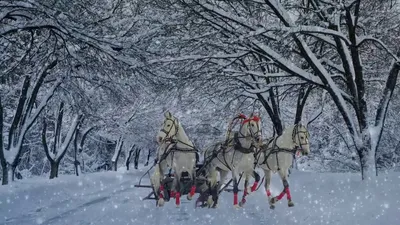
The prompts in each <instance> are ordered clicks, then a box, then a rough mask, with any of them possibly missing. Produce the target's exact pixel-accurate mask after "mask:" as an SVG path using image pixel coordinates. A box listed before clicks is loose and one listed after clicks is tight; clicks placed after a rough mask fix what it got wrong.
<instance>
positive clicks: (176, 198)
mask: <svg viewBox="0 0 400 225" xmlns="http://www.w3.org/2000/svg"><path fill="white" fill-rule="evenodd" d="M175 204H176V205H180V204H181V193H179V192H176V193H175Z"/></svg>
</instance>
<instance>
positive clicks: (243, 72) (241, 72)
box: [223, 69, 292, 78]
mask: <svg viewBox="0 0 400 225" xmlns="http://www.w3.org/2000/svg"><path fill="white" fill-rule="evenodd" d="M223 72H227V73H233V74H234V75H230V77H242V76H248V75H252V76H256V77H275V78H276V77H290V76H292V75H290V74H288V73H263V72H258V71H250V70H234V69H224V70H223Z"/></svg>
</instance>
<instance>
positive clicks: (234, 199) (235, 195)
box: [233, 193, 238, 205]
mask: <svg viewBox="0 0 400 225" xmlns="http://www.w3.org/2000/svg"><path fill="white" fill-rule="evenodd" d="M237 204H238V194H237V193H233V205H237Z"/></svg>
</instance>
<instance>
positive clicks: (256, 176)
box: [251, 170, 260, 192]
mask: <svg viewBox="0 0 400 225" xmlns="http://www.w3.org/2000/svg"><path fill="white" fill-rule="evenodd" d="M253 176H254V179H255V181H254V183H253V186H251V192H255V191H256V189H257V186H258V182H260V175H259V174H258V173H257V172H256V171H255V170H253Z"/></svg>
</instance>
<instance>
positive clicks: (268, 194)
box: [267, 189, 271, 197]
mask: <svg viewBox="0 0 400 225" xmlns="http://www.w3.org/2000/svg"><path fill="white" fill-rule="evenodd" d="M267 196H268V197H269V196H271V192H270V191H269V189H268V190H267Z"/></svg>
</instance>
